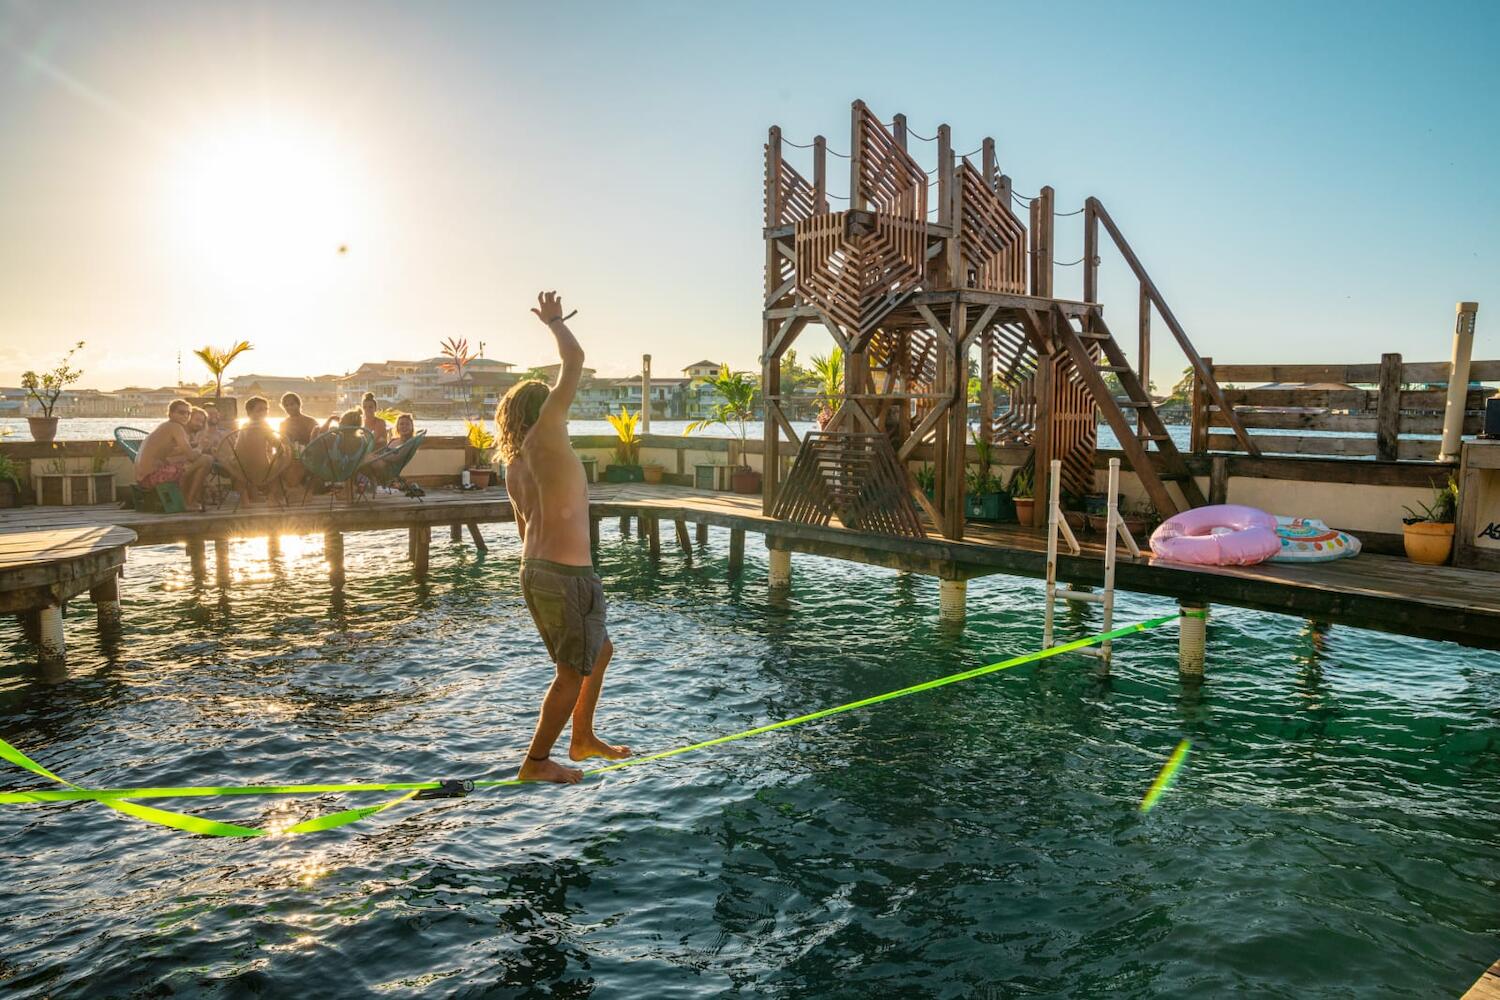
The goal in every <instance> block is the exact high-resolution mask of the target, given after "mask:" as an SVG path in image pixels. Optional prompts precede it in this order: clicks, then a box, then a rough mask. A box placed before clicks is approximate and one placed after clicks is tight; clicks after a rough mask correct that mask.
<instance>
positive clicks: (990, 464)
mask: <svg viewBox="0 0 1500 1000" xmlns="http://www.w3.org/2000/svg"><path fill="white" fill-rule="evenodd" d="M969 438H970V439H971V440H972V441H973V442H974V451H975V452H976V453H977V454H978V464H977V465H976V466H975V467H974V468H971V469H969V470H968V471H967V472H966V473H964V485H965V487H967V488H968V491H969V492H970V493H973V494H974V495H976V496H978V495H980V494H984V493H1004V492H1005V484H1004V483H1002V482H1001V481H1000V480H999V479H998V478H996V476H995V475H994V466H995V461H994V452H995V446H994V444H993V443H991V442H989V441H986V440H985V439H984V438H982V437H980V436H979V432H978V431H972V430H971V431H969Z"/></svg>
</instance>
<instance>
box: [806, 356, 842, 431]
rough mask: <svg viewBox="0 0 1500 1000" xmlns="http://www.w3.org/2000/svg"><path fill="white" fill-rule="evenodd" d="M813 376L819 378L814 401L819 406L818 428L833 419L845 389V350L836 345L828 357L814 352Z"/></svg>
mask: <svg viewBox="0 0 1500 1000" xmlns="http://www.w3.org/2000/svg"><path fill="white" fill-rule="evenodd" d="M812 363H813V366H812V370H813V376H814V377H815V378H816V379H817V391H816V392H815V393H814V394H813V401H814V402H815V403H817V406H818V430H822V429H823V428H825V427H827V426H828V421H830V420H832V419H833V413H834V410H835V409H836V408H837V403H838V400H839V397H840V396H842V395H843V391H844V352H843V350H842V349H841V348H837V347H835V348H834V349H833V350H832V351H830V352H829V353H828V356H827V357H823V356H822V355H818V354H814V355H813V359H812Z"/></svg>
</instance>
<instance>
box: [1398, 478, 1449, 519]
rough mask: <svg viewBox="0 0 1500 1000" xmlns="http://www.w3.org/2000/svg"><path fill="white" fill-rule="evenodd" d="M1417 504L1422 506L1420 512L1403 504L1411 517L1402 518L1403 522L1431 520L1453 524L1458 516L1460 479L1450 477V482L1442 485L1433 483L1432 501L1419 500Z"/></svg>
mask: <svg viewBox="0 0 1500 1000" xmlns="http://www.w3.org/2000/svg"><path fill="white" fill-rule="evenodd" d="M1417 506H1418V507H1421V508H1422V513H1420V514H1418V513H1417V512H1416V511H1414V510H1412V509H1411V508H1410V507H1405V506H1403V507H1402V509H1403V510H1405V511H1406V512H1407V513H1408V514H1410V515H1411V516H1410V517H1403V518H1402V519H1401V521H1402V523H1403V524H1417V523H1419V522H1421V521H1431V522H1432V523H1433V524H1452V523H1453V521H1454V519H1455V518H1456V517H1457V516H1458V480H1456V479H1454V478H1452V477H1451V476H1450V477H1449V478H1448V482H1447V483H1445V484H1444V485H1442V486H1438V485H1437V484H1436V483H1433V484H1432V503H1430V504H1426V503H1422V502H1421V501H1420V500H1419V501H1417Z"/></svg>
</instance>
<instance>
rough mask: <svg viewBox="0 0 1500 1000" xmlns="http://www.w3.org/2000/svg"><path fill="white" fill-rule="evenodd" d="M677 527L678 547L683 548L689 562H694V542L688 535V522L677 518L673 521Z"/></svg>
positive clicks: (690, 563) (683, 553)
mask: <svg viewBox="0 0 1500 1000" xmlns="http://www.w3.org/2000/svg"><path fill="white" fill-rule="evenodd" d="M672 523H673V524H674V525H675V526H676V528H677V547H678V548H679V549H681V550H682V555H683V557H684V558H686V559H687V564H688V565H689V566H691V565H692V564H693V542H692V539H691V538H689V537H688V530H687V522H686V521H684V520H683V519H682V518H680V517H679V518H677V519H676V520H675V521H673V522H672Z"/></svg>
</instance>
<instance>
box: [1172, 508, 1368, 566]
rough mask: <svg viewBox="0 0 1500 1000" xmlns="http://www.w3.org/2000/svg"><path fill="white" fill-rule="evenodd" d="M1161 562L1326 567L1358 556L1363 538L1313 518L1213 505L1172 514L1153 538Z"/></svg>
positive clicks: (1198, 564)
mask: <svg viewBox="0 0 1500 1000" xmlns="http://www.w3.org/2000/svg"><path fill="white" fill-rule="evenodd" d="M1151 553H1152V555H1154V556H1156V557H1157V558H1158V559H1165V560H1168V561H1170V562H1180V563H1190V564H1192V565H1197V566H1254V565H1255V564H1256V563H1262V562H1265V561H1266V560H1268V559H1273V560H1275V561H1276V562H1322V561H1325V560H1328V559H1342V558H1344V557H1346V556H1352V555H1357V554H1358V553H1359V539H1357V538H1355V537H1354V536H1353V535H1349V534H1347V533H1345V532H1342V531H1334V530H1333V529H1332V528H1329V527H1328V526H1327V525H1326V524H1324V523H1323V522H1322V521H1318V520H1315V519H1314V518H1310V517H1277V516H1275V515H1273V514H1267V513H1266V512H1265V511H1263V510H1257V509H1256V508H1254V507H1245V506H1241V505H1239V504H1232V503H1230V504H1214V505H1212V506H1209V507H1195V508H1193V509H1192V510H1185V511H1183V512H1182V513H1180V514H1176V515H1173V516H1172V517H1169V518H1167V519H1166V520H1165V521H1163V522H1162V524H1161V526H1160V527H1159V528H1157V529H1156V530H1155V531H1154V532H1152V533H1151Z"/></svg>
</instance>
